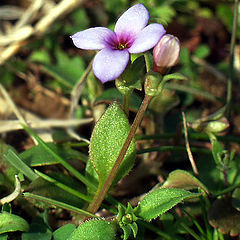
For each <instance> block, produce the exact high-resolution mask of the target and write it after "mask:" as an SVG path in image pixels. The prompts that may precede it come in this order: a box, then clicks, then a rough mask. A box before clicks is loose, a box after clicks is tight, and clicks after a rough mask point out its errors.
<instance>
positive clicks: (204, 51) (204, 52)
mask: <svg viewBox="0 0 240 240" xmlns="http://www.w3.org/2000/svg"><path fill="white" fill-rule="evenodd" d="M209 53H210V49H209V47H208V45H205V44H202V45H200V46H199V47H198V48H197V49H196V50H195V52H194V55H195V56H196V57H198V58H201V59H203V58H206V57H207V56H208V55H209Z"/></svg>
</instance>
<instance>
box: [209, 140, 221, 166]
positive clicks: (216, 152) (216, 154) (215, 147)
mask: <svg viewBox="0 0 240 240" xmlns="http://www.w3.org/2000/svg"><path fill="white" fill-rule="evenodd" d="M221 154H224V148H223V146H222V145H221V144H220V142H218V140H217V139H215V140H213V141H212V155H213V158H214V160H215V162H216V164H217V165H221V160H222V159H221V157H220V156H221Z"/></svg>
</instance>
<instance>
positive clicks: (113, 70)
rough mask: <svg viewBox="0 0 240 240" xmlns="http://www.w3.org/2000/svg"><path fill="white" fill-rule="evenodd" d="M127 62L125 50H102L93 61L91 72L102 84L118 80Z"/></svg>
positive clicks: (127, 56)
mask: <svg viewBox="0 0 240 240" xmlns="http://www.w3.org/2000/svg"><path fill="white" fill-rule="evenodd" d="M128 61H129V53H128V51H127V50H113V49H110V48H104V49H102V50H101V51H100V52H98V53H97V55H96V56H95V58H94V60H93V72H94V74H95V76H96V77H97V78H98V79H99V80H101V82H102V83H105V82H107V81H111V80H114V79H116V78H118V77H119V76H120V75H121V74H122V72H123V71H124V70H125V68H126V66H127V64H128Z"/></svg>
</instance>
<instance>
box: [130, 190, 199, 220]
mask: <svg viewBox="0 0 240 240" xmlns="http://www.w3.org/2000/svg"><path fill="white" fill-rule="evenodd" d="M195 197H199V194H198V193H191V192H189V191H186V190H183V189H176V188H169V189H167V188H163V189H156V190H153V191H152V192H149V193H148V194H147V195H146V196H145V197H144V198H143V199H142V200H141V202H140V203H139V204H138V206H137V208H136V210H135V214H136V216H137V217H141V218H142V219H144V220H146V221H150V220H152V219H154V218H157V217H159V216H160V215H162V214H163V213H165V212H167V211H168V210H170V209H171V208H173V207H174V206H175V205H177V204H178V203H180V202H182V201H183V200H186V199H190V198H195Z"/></svg>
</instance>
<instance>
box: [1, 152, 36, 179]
mask: <svg viewBox="0 0 240 240" xmlns="http://www.w3.org/2000/svg"><path fill="white" fill-rule="evenodd" d="M3 156H4V158H5V159H6V160H7V161H8V162H9V163H10V164H11V165H13V166H14V167H15V168H16V169H17V170H18V171H20V172H21V173H23V174H24V175H25V176H26V177H28V178H29V179H30V180H32V181H33V180H35V179H37V177H38V176H37V175H36V174H35V173H34V172H33V170H32V169H31V168H30V167H29V166H28V165H26V164H25V163H24V162H23V161H22V159H21V158H20V157H19V156H18V155H17V153H15V152H14V151H13V150H12V149H8V150H7V152H6V153H5V154H4V155H3Z"/></svg>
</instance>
